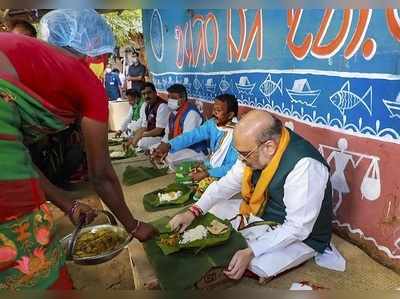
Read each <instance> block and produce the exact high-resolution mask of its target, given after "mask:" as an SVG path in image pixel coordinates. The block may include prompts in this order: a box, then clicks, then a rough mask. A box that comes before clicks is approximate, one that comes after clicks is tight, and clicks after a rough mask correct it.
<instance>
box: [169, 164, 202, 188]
mask: <svg viewBox="0 0 400 299" xmlns="http://www.w3.org/2000/svg"><path fill="white" fill-rule="evenodd" d="M199 165H200V163H199V162H197V161H184V162H182V163H181V164H179V166H177V167H176V170H175V173H176V174H175V180H176V182H177V183H178V184H191V183H192V177H191V176H190V175H189V173H191V172H192V170H193V169H194V168H196V167H198V166H199Z"/></svg>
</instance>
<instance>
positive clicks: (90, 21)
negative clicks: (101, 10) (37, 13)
mask: <svg viewBox="0 0 400 299" xmlns="http://www.w3.org/2000/svg"><path fill="white" fill-rule="evenodd" d="M40 33H41V38H42V39H44V40H45V41H47V42H48V43H51V44H53V45H56V46H59V47H71V48H73V49H74V50H76V51H78V52H80V53H82V54H85V55H87V56H92V57H93V56H98V55H102V54H105V53H113V51H114V48H115V39H114V35H113V32H112V31H111V28H110V26H109V25H108V24H107V22H106V20H105V19H104V18H103V17H102V16H101V15H99V14H98V13H97V12H96V11H95V10H94V9H80V10H75V9H57V10H53V11H51V12H49V13H47V14H46V15H44V16H43V17H42V19H41V20H40Z"/></svg>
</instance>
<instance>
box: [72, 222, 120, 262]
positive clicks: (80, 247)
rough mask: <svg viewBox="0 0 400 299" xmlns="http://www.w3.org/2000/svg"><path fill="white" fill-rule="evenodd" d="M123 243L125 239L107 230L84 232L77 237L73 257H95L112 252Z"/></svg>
mask: <svg viewBox="0 0 400 299" xmlns="http://www.w3.org/2000/svg"><path fill="white" fill-rule="evenodd" d="M124 242H125V238H124V237H123V236H122V235H120V234H118V233H116V232H114V231H112V230H109V229H101V230H97V231H95V232H91V231H89V232H85V233H82V234H80V235H79V236H78V239H77V241H76V245H75V253H74V255H75V256H77V257H79V258H85V257H92V256H97V255H100V254H103V253H106V252H109V251H112V250H114V249H116V248H118V247H119V246H121V245H122V244H123V243H124Z"/></svg>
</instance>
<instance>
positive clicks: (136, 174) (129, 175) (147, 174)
mask: <svg viewBox="0 0 400 299" xmlns="http://www.w3.org/2000/svg"><path fill="white" fill-rule="evenodd" d="M167 172H168V169H167V168H164V169H157V168H153V167H143V166H139V167H132V166H127V167H126V169H125V171H124V173H123V179H122V181H123V183H124V184H125V185H126V186H130V185H134V184H137V183H140V182H143V181H146V180H149V179H153V178H156V177H159V176H163V175H166V174H167Z"/></svg>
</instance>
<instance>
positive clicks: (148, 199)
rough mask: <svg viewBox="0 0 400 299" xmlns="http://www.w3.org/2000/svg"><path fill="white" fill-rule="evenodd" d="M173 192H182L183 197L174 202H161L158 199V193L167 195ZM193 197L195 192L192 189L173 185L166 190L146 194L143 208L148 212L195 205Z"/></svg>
mask: <svg viewBox="0 0 400 299" xmlns="http://www.w3.org/2000/svg"><path fill="white" fill-rule="evenodd" d="M172 191H182V195H181V196H180V197H178V198H177V199H176V200H174V201H170V202H160V200H159V199H158V193H167V192H172ZM192 196H193V190H192V189H191V188H190V187H188V186H186V185H179V184H176V183H173V184H170V185H168V186H167V187H165V188H162V189H158V190H156V191H154V192H151V193H147V194H145V196H144V197H143V206H144V209H145V210H146V211H148V212H154V211H159V210H165V209H171V208H178V207H183V206H186V205H188V204H191V203H194V201H193V200H192Z"/></svg>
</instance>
